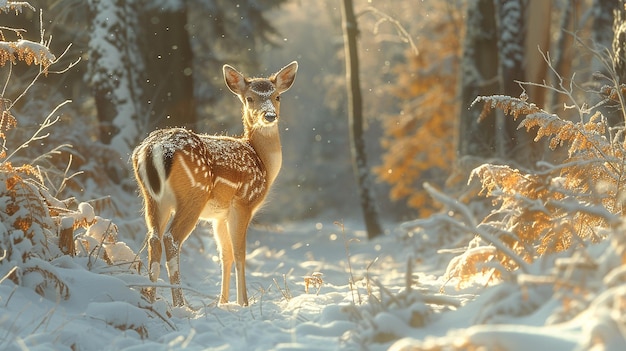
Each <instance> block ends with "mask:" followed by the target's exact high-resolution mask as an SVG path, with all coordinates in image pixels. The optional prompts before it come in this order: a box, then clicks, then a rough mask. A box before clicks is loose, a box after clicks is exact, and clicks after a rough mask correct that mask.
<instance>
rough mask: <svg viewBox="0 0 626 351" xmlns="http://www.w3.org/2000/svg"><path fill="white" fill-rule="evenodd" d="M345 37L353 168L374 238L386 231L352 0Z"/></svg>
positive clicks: (345, 9)
mask: <svg viewBox="0 0 626 351" xmlns="http://www.w3.org/2000/svg"><path fill="white" fill-rule="evenodd" d="M342 4H343V6H342V12H341V14H342V22H343V40H344V49H345V60H346V81H347V93H348V121H349V122H348V123H349V124H350V149H351V155H352V167H353V169H354V174H355V177H356V181H357V186H358V188H359V192H360V194H359V195H360V199H361V208H362V210H363V217H364V221H365V228H366V230H367V237H368V238H369V239H372V238H374V237H377V236H379V235H380V234H382V233H383V229H382V227H381V225H380V222H379V218H378V210H377V209H376V202H375V200H374V196H373V193H372V192H373V187H372V180H371V172H370V169H369V167H368V166H367V155H366V153H365V140H364V137H363V101H362V97H361V86H360V81H359V57H358V52H357V42H356V40H357V35H358V32H359V30H358V26H357V21H356V17H355V16H354V7H353V5H352V0H343V2H342Z"/></svg>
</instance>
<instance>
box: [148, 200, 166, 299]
mask: <svg viewBox="0 0 626 351" xmlns="http://www.w3.org/2000/svg"><path fill="white" fill-rule="evenodd" d="M144 198H145V199H146V200H145V217H146V225H147V227H148V234H147V241H148V277H149V278H150V281H152V282H156V281H157V280H158V279H159V276H160V274H161V255H162V252H163V247H162V245H161V238H162V237H163V228H165V225H166V224H167V220H168V219H169V216H170V212H169V210H166V211H164V210H163V209H162V208H160V206H159V203H158V202H157V201H156V200H154V199H153V198H151V197H150V196H149V195H146V196H144ZM144 293H145V295H146V296H147V297H148V300H149V301H150V302H154V300H155V298H156V288H155V287H149V288H146V289H144Z"/></svg>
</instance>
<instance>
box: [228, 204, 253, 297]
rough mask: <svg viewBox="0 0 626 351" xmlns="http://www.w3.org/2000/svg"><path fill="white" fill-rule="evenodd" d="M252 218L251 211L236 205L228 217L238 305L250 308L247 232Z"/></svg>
mask: <svg viewBox="0 0 626 351" xmlns="http://www.w3.org/2000/svg"><path fill="white" fill-rule="evenodd" d="M251 217H252V213H251V210H250V209H248V208H247V207H246V206H243V205H234V206H233V208H232V210H231V211H230V213H229V215H228V232H229V234H230V240H231V243H232V246H233V256H234V261H235V279H236V285H237V303H238V304H239V305H241V306H248V291H247V289H246V232H247V230H248V224H249V223H250V219H251Z"/></svg>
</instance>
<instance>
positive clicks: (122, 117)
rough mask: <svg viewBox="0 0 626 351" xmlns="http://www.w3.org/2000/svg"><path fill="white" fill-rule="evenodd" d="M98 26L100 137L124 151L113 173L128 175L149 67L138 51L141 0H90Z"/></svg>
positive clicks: (114, 160) (94, 64)
mask: <svg viewBox="0 0 626 351" xmlns="http://www.w3.org/2000/svg"><path fill="white" fill-rule="evenodd" d="M88 6H89V15H90V17H91V23H92V30H91V33H90V38H89V61H88V65H89V78H88V80H89V85H90V86H91V88H92V89H93V94H94V98H95V103H96V110H97V115H98V121H99V128H100V140H101V141H102V142H103V143H104V144H108V145H111V148H112V149H113V150H116V151H117V153H118V154H119V155H117V157H108V158H107V161H108V162H110V164H108V165H106V166H105V168H106V169H107V173H108V174H109V177H110V178H111V179H112V180H113V181H116V182H119V181H122V180H123V179H124V178H125V176H124V174H122V173H123V170H122V168H121V167H120V166H119V165H120V162H119V161H120V160H126V159H127V158H128V155H129V154H130V150H131V148H132V147H133V146H134V144H135V143H136V142H137V139H138V136H139V131H138V116H139V115H141V114H142V113H141V111H142V108H141V106H142V105H141V102H140V98H139V95H140V94H141V92H140V90H141V89H140V88H139V85H138V84H139V83H138V81H139V79H138V76H139V73H138V72H140V71H141V70H142V69H143V64H142V60H141V59H140V57H139V55H138V53H137V50H136V45H137V41H136V40H137V37H136V34H135V31H136V30H138V28H137V16H138V15H137V9H136V2H135V1H124V0H116V1H105V0H90V1H89V3H88Z"/></svg>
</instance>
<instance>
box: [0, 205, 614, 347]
mask: <svg viewBox="0 0 626 351" xmlns="http://www.w3.org/2000/svg"><path fill="white" fill-rule="evenodd" d="M83 211H84V213H86V214H90V209H89V208H86V207H85V206H84V205H83ZM93 218H94V219H96V221H97V220H98V219H97V216H94V217H93ZM103 222H105V221H103ZM389 227H390V228H391V230H389V231H388V233H387V235H385V236H383V237H380V238H378V239H376V240H373V241H368V240H367V239H366V238H365V233H364V231H363V229H362V228H360V226H359V224H356V223H351V222H348V223H345V224H344V225H343V228H344V229H343V232H342V229H340V227H338V226H337V225H335V224H332V223H319V222H301V223H292V224H286V225H283V226H279V227H274V228H260V227H257V228H252V229H251V230H250V232H249V236H248V244H249V246H248V253H249V254H248V259H247V272H248V273H247V274H248V289H249V293H250V296H251V298H250V306H249V307H240V306H238V305H236V304H234V303H229V304H225V305H217V304H216V302H217V296H218V295H219V276H220V268H219V265H218V259H217V257H216V255H217V254H216V251H215V243H214V241H213V237H212V235H211V233H210V227H209V226H200V227H198V228H197V229H196V232H195V234H193V235H192V238H191V239H190V240H189V242H188V243H187V244H186V245H185V246H184V247H183V254H182V257H181V272H182V285H183V288H184V289H183V291H184V294H185V298H186V300H187V302H188V305H187V306H185V307H176V308H174V307H171V296H170V289H169V285H168V283H167V278H166V277H165V275H164V274H163V275H162V276H161V279H159V281H158V282H157V286H158V288H157V301H156V302H155V303H154V304H150V303H148V302H147V300H145V299H144V298H143V297H142V295H141V287H145V286H149V285H151V284H152V283H151V282H150V281H149V279H148V277H147V274H136V273H134V271H133V270H131V269H128V268H127V267H128V266H124V265H115V264H114V265H109V264H107V263H105V262H103V261H96V262H94V261H93V259H92V258H90V257H88V256H84V257H74V258H72V257H70V256H61V257H58V258H56V259H54V260H53V261H52V262H51V265H50V266H52V267H53V268H54V274H55V275H56V276H57V277H58V278H59V279H60V280H61V281H62V282H63V283H64V284H66V286H67V291H68V292H69V293H68V297H67V298H66V299H63V298H59V297H58V296H57V295H58V294H55V293H54V291H53V292H47V293H46V294H45V295H44V296H45V297H42V296H41V295H39V294H37V293H36V292H35V289H33V288H32V287H33V286H36V285H37V284H39V283H41V281H40V280H43V277H42V276H40V275H33V274H29V275H28V276H27V277H29V279H30V280H32V281H30V282H23V284H22V286H17V285H15V284H14V283H13V282H12V281H10V280H5V281H3V282H2V284H0V335H3V338H2V340H1V341H0V348H2V349H7V350H17V349H29V350H44V349H45V350H47V349H67V350H70V349H80V350H101V349H130V350H170V349H187V350H201V349H217V350H243V349H245V350H336V349H361V348H363V347H367V348H368V349H371V350H384V349H387V348H389V347H391V349H392V350H404V349H407V348H411V347H416V346H419V347H424V348H428V347H434V346H435V345H451V344H453V343H452V342H453V341H454V340H456V341H454V345H469V344H472V343H473V344H480V345H485V346H487V348H488V349H492V348H501V349H506V350H526V349H532V348H533V347H536V348H537V349H555V350H556V349H558V350H564V349H565V350H573V349H576V348H577V347H581V346H585V345H587V346H589V345H592V344H593V343H597V342H598V340H605V346H607V347H608V349H620V348H621V347H623V346H624V338H623V336H622V335H621V334H620V330H621V329H620V328H622V326H623V324H620V322H619V321H620V320H621V316H620V315H619V314H618V311H619V309H618V308H619V307H617V305H615V303H619V300H618V301H616V300H615V299H619V298H621V297H623V296H626V288H625V286H624V285H623V278H622V277H623V276H624V273H623V272H624V269H621V268H619V269H618V270H616V271H615V272H613V274H611V275H607V277H606V279H605V280H606V282H607V284H609V285H610V286H611V287H610V288H607V289H606V290H605V291H604V293H603V294H601V295H600V296H598V298H597V299H596V301H595V303H594V304H592V307H591V308H589V309H588V310H586V311H585V312H583V314H582V315H581V316H580V317H578V318H574V319H572V320H570V321H568V322H563V323H560V324H559V323H553V324H550V323H548V322H547V320H548V319H549V318H550V316H553V315H554V314H555V313H556V312H558V311H559V310H560V308H562V303H561V302H560V301H558V299H557V298H556V297H555V294H554V290H553V288H552V287H551V286H548V285H541V286H539V287H534V285H533V282H532V281H529V282H524V280H523V279H522V280H521V281H522V284H523V285H525V286H527V287H528V290H526V291H520V289H519V286H518V285H516V284H514V283H508V282H503V283H500V284H498V285H495V286H493V287H491V288H484V287H480V286H478V284H476V285H474V286H471V287H469V288H466V289H463V290H456V289H455V288H454V284H452V283H450V284H445V279H444V272H445V270H444V268H445V266H442V265H441V263H440V262H441V259H440V258H439V257H438V254H437V253H436V248H435V247H431V250H426V251H430V253H426V254H419V256H416V257H414V256H415V253H416V250H415V247H414V245H416V244H417V243H410V242H409V241H407V239H408V238H407V236H406V232H405V231H403V230H399V229H394V228H396V226H395V225H389ZM92 230H93V231H95V230H96V229H92ZM100 230H104V229H102V227H100ZM413 239H415V237H414V238H413ZM129 244H130V245H131V246H133V245H134V244H133V243H132V242H131V243H129ZM135 244H138V243H135ZM112 245H113V244H112ZM114 245H122V246H123V247H125V248H126V251H124V252H125V254H126V255H128V254H129V253H130V255H131V257H126V256H124V255H121V256H124V259H129V258H131V259H132V250H131V249H130V248H128V246H127V245H126V244H125V243H123V242H117V243H115V244H114ZM604 248H605V249H606V248H608V245H605V246H604ZM602 252H603V250H602V248H598V249H597V253H598V254H601V253H602ZM111 256H112V257H113V256H115V255H111ZM144 256H145V254H144ZM141 258H142V259H143V261H144V262H145V260H146V258H145V257H141ZM611 259H612V258H611ZM348 261H349V262H348ZM537 264H539V263H537ZM408 266H411V267H412V268H407V267H408ZM350 268H351V269H350ZM407 269H411V270H412V272H413V273H412V274H409V275H410V276H411V277H410V280H412V281H413V284H412V286H411V287H410V288H408V289H407V286H406V281H407V276H406V275H407V273H406V272H407ZM318 273H321V275H320V274H318ZM314 274H315V275H314ZM307 277H309V278H310V277H318V278H319V279H320V280H321V284H320V286H319V292H318V291H317V287H315V288H313V289H310V291H309V293H306V292H305V285H306V284H305V278H307ZM233 288H234V287H231V289H233Z"/></svg>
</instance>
